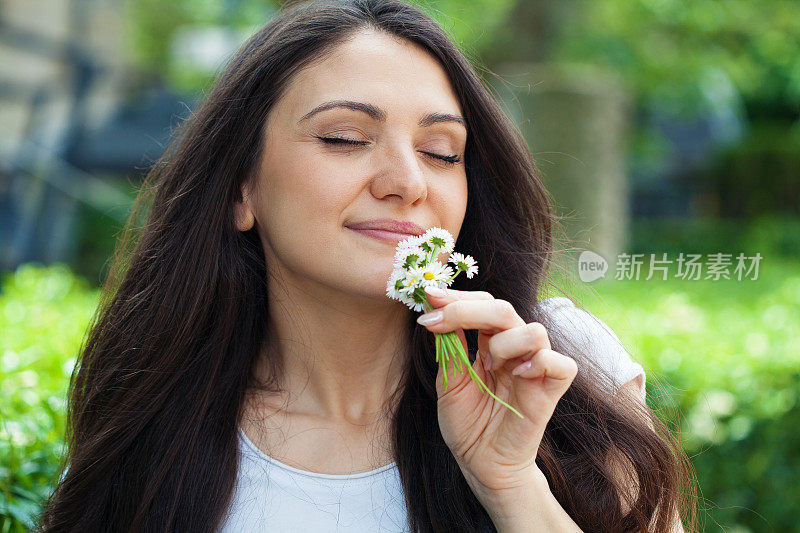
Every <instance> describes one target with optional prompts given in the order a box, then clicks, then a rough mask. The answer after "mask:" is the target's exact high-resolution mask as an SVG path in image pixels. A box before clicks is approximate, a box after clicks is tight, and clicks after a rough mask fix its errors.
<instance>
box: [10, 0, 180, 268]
mask: <svg viewBox="0 0 800 533" xmlns="http://www.w3.org/2000/svg"><path fill="white" fill-rule="evenodd" d="M120 4H121V3H120V2H118V1H115V0H6V1H5V2H3V3H2V4H1V5H0V117H2V119H0V269H6V268H14V267H16V266H17V265H19V264H20V263H23V262H26V261H41V262H45V263H46V262H51V261H73V260H74V259H75V255H76V253H77V242H76V239H77V231H76V227H77V224H78V223H79V221H80V220H81V219H80V216H79V215H80V213H81V212H82V211H85V210H87V209H89V210H92V211H94V212H95V213H99V214H100V215H101V216H100V217H99V219H98V220H104V219H107V222H108V223H110V224H115V225H119V224H120V223H121V222H122V221H123V220H124V218H125V216H126V213H127V210H128V208H129V206H130V201H131V194H130V193H128V192H127V191H126V189H129V188H130V187H127V186H126V185H127V184H126V179H127V178H131V177H133V178H134V179H135V177H136V176H138V175H140V174H141V173H142V172H143V171H144V170H146V168H147V166H149V163H151V162H152V161H153V160H154V159H156V158H157V157H158V155H159V154H160V151H161V150H162V147H163V143H164V141H165V139H166V138H167V136H168V134H169V129H170V126H171V125H174V124H170V122H171V121H172V122H174V117H175V115H176V114H178V115H181V114H185V113H186V111H187V109H188V108H187V104H186V103H184V101H182V99H181V98H179V97H178V96H177V95H175V94H172V93H170V92H169V91H166V90H163V89H159V88H157V87H150V88H145V90H144V91H143V92H140V94H138V95H132V94H131V90H130V82H131V69H130V66H129V65H128V64H127V63H126V61H125V59H124V58H125V57H126V55H125V53H124V50H123V36H124V28H123V22H124V21H123V9H122V6H121V5H120ZM183 100H185V99H183Z"/></svg>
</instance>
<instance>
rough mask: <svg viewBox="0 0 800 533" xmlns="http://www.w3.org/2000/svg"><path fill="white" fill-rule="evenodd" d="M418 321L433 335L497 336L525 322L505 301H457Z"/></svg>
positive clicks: (419, 318) (428, 313)
mask: <svg viewBox="0 0 800 533" xmlns="http://www.w3.org/2000/svg"><path fill="white" fill-rule="evenodd" d="M417 322H418V323H420V324H422V325H423V326H425V327H426V328H428V330H429V331H431V332H433V333H447V332H448V331H454V330H456V329H458V328H462V329H479V330H483V331H486V332H488V333H500V332H501V331H505V330H507V329H509V328H515V327H517V326H524V325H525V321H524V320H523V319H522V318H521V317H520V316H519V315H518V314H517V312H516V310H515V309H514V306H513V305H511V304H510V303H509V302H507V301H506V300H497V299H494V298H493V299H491V300H456V301H455V302H450V303H449V304H447V305H445V306H444V307H441V308H439V309H436V310H435V311H429V312H427V313H425V314H422V315H420V316H419V317H417Z"/></svg>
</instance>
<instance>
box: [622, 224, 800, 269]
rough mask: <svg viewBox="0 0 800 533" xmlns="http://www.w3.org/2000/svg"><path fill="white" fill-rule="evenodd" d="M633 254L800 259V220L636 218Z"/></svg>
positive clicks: (633, 231)
mask: <svg viewBox="0 0 800 533" xmlns="http://www.w3.org/2000/svg"><path fill="white" fill-rule="evenodd" d="M629 251H630V252H631V253H645V254H649V253H656V254H658V253H668V254H669V257H672V256H676V255H677V254H678V253H680V252H683V253H687V254H688V253H693V254H697V253H700V254H707V253H716V252H722V253H732V254H737V253H739V252H743V253H745V254H747V255H754V254H756V253H760V254H761V255H762V256H764V257H783V258H800V217H796V216H795V217H793V216H785V215H784V216H780V215H764V216H759V217H755V218H753V219H751V220H739V219H733V218H723V219H720V218H714V217H693V218H682V217H671V218H664V217H662V218H636V219H634V220H632V221H631V243H630V245H629Z"/></svg>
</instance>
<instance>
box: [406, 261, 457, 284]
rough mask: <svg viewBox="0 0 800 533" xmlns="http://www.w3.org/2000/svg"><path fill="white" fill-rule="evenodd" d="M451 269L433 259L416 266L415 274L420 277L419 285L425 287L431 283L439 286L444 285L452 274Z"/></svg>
mask: <svg viewBox="0 0 800 533" xmlns="http://www.w3.org/2000/svg"><path fill="white" fill-rule="evenodd" d="M452 273H453V270H452V269H451V268H449V267H447V266H445V265H443V264H442V263H441V262H439V261H436V260H435V259H434V260H433V261H432V262H431V263H429V264H427V265H424V266H422V267H418V268H417V269H416V271H415V274H416V275H418V276H419V277H420V278H421V286H422V288H423V289H424V288H425V287H427V286H429V285H432V286H434V287H439V288H441V287H442V286H443V285H446V284H447V282H448V278H449V277H450V276H452Z"/></svg>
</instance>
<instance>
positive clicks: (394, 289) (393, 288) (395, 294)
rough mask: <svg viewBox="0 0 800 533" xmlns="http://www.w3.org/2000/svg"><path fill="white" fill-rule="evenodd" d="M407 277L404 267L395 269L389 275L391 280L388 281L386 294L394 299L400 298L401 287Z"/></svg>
mask: <svg viewBox="0 0 800 533" xmlns="http://www.w3.org/2000/svg"><path fill="white" fill-rule="evenodd" d="M405 278H406V272H405V270H402V269H395V270H393V271H392V274H391V275H390V276H389V281H387V282H386V295H387V296H388V297H389V298H392V299H394V300H399V299H400V289H402V288H403V280H405Z"/></svg>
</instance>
